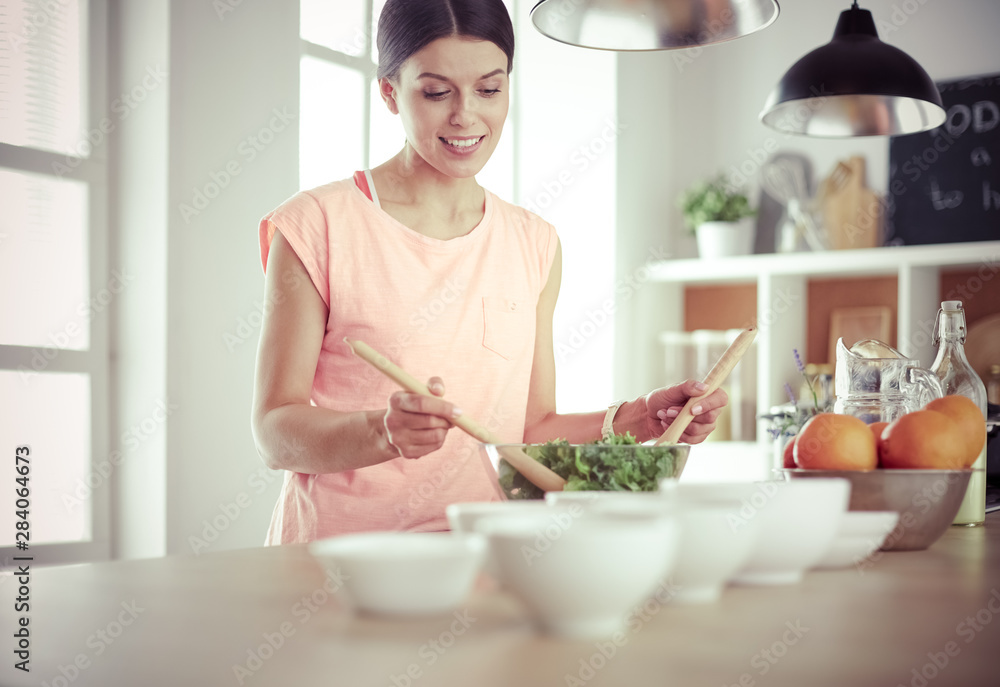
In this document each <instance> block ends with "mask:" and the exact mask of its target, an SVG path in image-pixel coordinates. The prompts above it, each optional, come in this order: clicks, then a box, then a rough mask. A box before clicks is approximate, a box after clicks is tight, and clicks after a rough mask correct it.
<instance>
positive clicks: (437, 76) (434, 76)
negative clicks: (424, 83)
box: [417, 69, 506, 81]
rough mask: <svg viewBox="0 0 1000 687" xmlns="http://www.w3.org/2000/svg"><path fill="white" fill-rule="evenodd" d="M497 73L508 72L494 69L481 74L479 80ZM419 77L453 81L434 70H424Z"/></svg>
mask: <svg viewBox="0 0 1000 687" xmlns="http://www.w3.org/2000/svg"><path fill="white" fill-rule="evenodd" d="M497 74H506V72H505V71H504V70H503V69H494V70H493V71H491V72H490V73H489V74H483V75H482V76H480V77H479V80H480V81H482V80H483V79H488V78H490V77H491V76H496V75H497ZM417 78H418V79H425V78H429V79H438V80H439V81H451V79H449V78H448V77H447V76H441V75H440V74H435V73H434V72H423V73H422V74H420V75H418V76H417Z"/></svg>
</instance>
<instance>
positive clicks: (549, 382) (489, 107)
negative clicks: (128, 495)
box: [252, 0, 726, 544]
mask: <svg viewBox="0 0 1000 687" xmlns="http://www.w3.org/2000/svg"><path fill="white" fill-rule="evenodd" d="M378 47H379V52H380V61H381V63H380V65H379V72H378V82H379V88H380V91H381V95H382V99H383V100H384V101H385V104H386V106H387V107H388V108H389V111H390V112H392V113H393V114H396V115H399V117H400V120H401V121H402V124H403V129H404V131H405V133H406V143H405V145H404V147H403V149H402V150H401V151H400V152H399V153H398V154H397V155H396V156H395V157H393V158H392V159H390V160H389V161H387V162H385V163H384V164H382V165H380V166H378V167H376V168H374V169H372V170H370V172H364V173H361V172H359V173H357V174H355V176H354V178H352V179H346V180H343V181H337V182H334V183H331V184H327V185H325V186H321V187H319V188H316V189H313V190H311V191H306V192H302V193H299V194H296V195H295V196H293V197H292V198H291V199H289V200H288V201H286V202H285V203H284V204H282V205H281V206H280V207H278V208H277V209H276V210H275V211H274V212H272V213H269V214H268V215H267V216H266V217H265V218H264V219H263V220H262V221H261V225H260V241H261V259H262V262H263V264H264V266H265V289H266V292H267V298H268V300H269V301H271V302H272V303H274V304H275V305H276V307H274V308H272V310H271V312H270V313H269V314H268V316H267V317H266V318H265V320H264V323H263V327H262V331H261V339H260V348H259V351H258V356H257V370H256V380H255V389H254V404H253V418H252V424H253V432H254V438H255V441H256V443H257V447H258V450H259V452H260V454H261V456H262V458H263V460H264V461H265V463H266V464H267V465H268V466H269V467H271V468H274V469H283V470H287V472H286V473H285V483H284V486H283V491H282V495H281V497H280V499H279V502H278V504H277V506H276V508H275V512H274V517H273V519H272V522H271V528H270V531H269V533H268V537H267V541H268V543H269V544H280V543H291V542H302V541H310V540H313V539H317V538H321V537H326V536H331V535H333V534H340V533H346V532H355V531H365V530H387V529H405V530H414V531H428V530H443V529H447V520H446V518H445V515H444V510H445V506H446V505H447V504H449V503H452V502H456V501H475V500H494V499H495V498H496V495H495V491H494V487H493V485H492V483H491V480H490V476H489V472H488V469H487V466H486V465H485V464H484V462H483V460H482V459H481V457H480V455H479V449H478V446H477V444H476V442H475V441H474V440H472V439H471V438H469V437H468V436H466V435H465V434H464V433H462V432H461V431H451V430H452V428H453V425H452V422H451V421H452V420H453V419H454V418H455V417H457V416H458V415H459V414H460V413H461V412H463V410H462V409H464V411H465V412H468V413H469V415H470V417H472V418H475V419H476V420H478V421H479V422H482V423H483V424H485V425H486V426H487V427H488V428H489V429H490V430H492V431H493V432H494V434H496V435H498V436H499V437H501V439H503V440H504V441H509V442H521V441H525V442H543V441H547V440H549V439H553V438H557V437H562V438H566V439H569V440H570V441H571V442H587V441H593V440H595V439H598V438H600V436H601V433H602V427H605V428H606V429H613V431H614V432H616V433H624V432H626V431H628V432H632V433H633V434H634V435H636V436H637V437H638V438H639V439H640V440H647V439H649V438H652V437H655V436H659V434H660V433H661V432H662V431H663V430H664V429H665V428H666V426H667V425H669V423H670V422H671V421H672V418H673V417H675V416H676V415H677V413H678V411H679V409H680V407H681V406H682V405H683V404H684V402H685V401H686V400H687V399H688V398H689V397H690V396H693V395H697V394H699V393H700V392H701V391H703V389H704V387H703V386H701V385H700V384H699V383H697V382H693V381H688V382H685V383H684V384H681V385H678V386H674V387H669V388H664V389H658V390H656V391H653V392H651V393H650V394H648V395H646V396H645V397H643V398H639V399H636V400H634V401H630V402H628V403H625V404H624V405H621V407H618V406H619V404H615V405H614V406H612V407H611V408H610V409H608V410H600V411H597V412H593V413H581V414H574V415H560V414H558V413H556V405H555V362H554V357H553V346H552V314H553V311H554V309H555V304H556V298H557V296H558V292H559V284H560V275H561V254H560V248H559V240H558V238H557V236H556V233H555V230H554V228H553V227H552V226H551V225H549V224H548V223H546V222H544V221H543V220H541V219H540V218H539V217H537V216H535V215H533V214H531V213H529V212H528V211H526V210H524V209H522V208H519V207H516V206H513V205H510V204H508V203H506V202H504V201H502V200H500V199H499V198H497V197H496V196H494V195H492V194H491V193H489V192H488V191H486V190H484V189H483V188H482V187H480V186H479V185H478V184H477V183H476V179H475V175H476V174H477V173H478V172H479V171H480V170H481V169H482V168H483V165H485V164H486V162H487V160H488V159H489V157H490V155H491V154H492V153H493V151H494V150H495V149H496V145H497V141H498V139H499V137H500V133H501V130H502V128H503V125H504V121H505V120H506V117H507V108H508V92H509V75H510V71H511V68H512V65H513V55H514V34H513V28H512V27H511V22H510V18H509V16H508V14H507V11H506V9H505V7H504V5H503V2H502V0H389V1H388V2H387V3H386V4H385V7H384V9H383V11H382V14H381V16H380V18H379V28H378ZM344 337H349V338H354V339H360V340H362V341H365V342H366V343H368V344H370V345H371V346H373V347H374V348H375V349H376V350H379V351H381V352H382V353H384V354H385V355H387V356H388V357H389V358H390V359H392V360H393V361H394V362H396V363H397V364H398V365H400V366H401V367H402V368H403V369H406V370H409V371H410V372H412V373H413V374H416V375H419V376H429V377H430V381H429V383H428V386H429V387H430V389H431V391H432V392H433V393H434V394H435V396H436V397H435V398H428V397H423V396H419V395H416V394H412V393H405V392H403V391H399V390H398V389H397V388H396V387H395V386H394V385H393V383H392V382H390V381H388V380H387V379H384V378H383V377H382V376H381V375H380V374H379V373H378V372H376V371H373V370H372V369H371V368H370V367H369V366H368V365H367V364H366V363H364V362H363V361H362V360H361V359H359V358H356V357H354V356H353V355H352V353H351V351H350V349H349V348H348V347H347V345H346V344H344V343H343V339H344ZM444 380H447V381H448V384H449V388H448V400H447V401H446V400H445V399H444V398H443V396H444V395H445V385H444ZM725 403H726V397H725V394H724V393H723V392H716V393H714V394H712V395H711V396H709V397H708V398H706V399H705V400H704V401H703V402H702V403H701V404H700V407H696V408H695V412H696V414H697V416H696V418H695V421H694V422H693V423H692V424H691V425H690V426H689V427H688V429H687V431H686V432H685V434H684V436H683V440H684V441H686V442H689V443H697V442H699V441H702V440H703V439H704V438H705V436H706V435H707V434H708V433H709V432H710V431H711V430H712V429H713V428H714V423H715V420H716V418H717V416H718V414H719V412H720V410H721V408H722V406H724V405H725Z"/></svg>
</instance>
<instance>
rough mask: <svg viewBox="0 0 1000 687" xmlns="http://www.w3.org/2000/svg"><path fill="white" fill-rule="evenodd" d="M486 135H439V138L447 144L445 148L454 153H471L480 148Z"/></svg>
mask: <svg viewBox="0 0 1000 687" xmlns="http://www.w3.org/2000/svg"><path fill="white" fill-rule="evenodd" d="M485 138H486V136H485V135H484V136H471V137H463V136H448V137H447V138H445V137H438V140H439V141H441V142H442V143H444V144H445V149H446V150H448V152H450V153H451V154H452V155H471V154H472V153H474V152H476V151H477V150H479V147H480V144H481V143H482V142H483V140H484V139H485Z"/></svg>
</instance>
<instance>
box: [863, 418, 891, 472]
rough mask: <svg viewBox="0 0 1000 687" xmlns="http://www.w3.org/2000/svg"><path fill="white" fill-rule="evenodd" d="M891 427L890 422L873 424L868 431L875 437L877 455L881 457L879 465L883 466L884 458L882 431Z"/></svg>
mask: <svg viewBox="0 0 1000 687" xmlns="http://www.w3.org/2000/svg"><path fill="white" fill-rule="evenodd" d="M888 426H889V423H888V422H873V423H871V424H870V425H868V429H870V430H871V431H872V435H873V436H874V437H875V453H876V455H878V456H879V464H880V465H881V462H882V461H881V456H882V430H884V429H885V428H886V427H888Z"/></svg>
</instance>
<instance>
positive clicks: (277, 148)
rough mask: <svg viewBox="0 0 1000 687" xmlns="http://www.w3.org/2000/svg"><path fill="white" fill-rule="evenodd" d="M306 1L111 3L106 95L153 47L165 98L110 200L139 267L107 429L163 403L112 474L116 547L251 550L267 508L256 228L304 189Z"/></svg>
mask: <svg viewBox="0 0 1000 687" xmlns="http://www.w3.org/2000/svg"><path fill="white" fill-rule="evenodd" d="M140 4H141V5H142V7H141V9H140V8H138V7H136V5H140ZM230 5H235V7H232V8H231V9H232V11H228V12H225V13H222V14H221V16H220V14H219V13H218V9H219V8H220V7H227V6H230ZM297 6H298V4H297V3H292V2H287V0H285V1H281V0H268V1H267V2H256V3H235V2H232V3H226V2H223V3H209V2H202V1H200V0H173V1H172V2H166V0H164V2H149V3H147V2H145V0H144V2H143V3H131V2H120V3H116V4H115V5H113V7H112V12H117V13H118V15H117V16H118V18H119V19H118V21H119V23H120V24H121V28H122V31H121V33H120V34H119V36H118V38H117V39H116V40H118V41H119V42H120V44H121V47H120V51H121V52H120V55H119V64H118V65H117V67H116V69H114V70H113V72H117V77H116V78H117V79H118V80H119V81H118V83H117V85H112V86H111V89H110V90H111V92H113V93H114V92H116V88H117V89H119V90H121V89H127V88H129V87H130V86H131V84H132V83H133V82H134V79H136V78H137V77H139V76H141V74H142V71H143V70H144V69H145V68H146V63H147V62H148V61H150V60H152V61H160V60H163V61H164V62H165V64H164V67H165V69H166V71H167V72H168V73H169V78H168V83H167V84H166V85H164V86H163V87H162V91H158V92H156V93H154V94H153V95H154V96H156V98H157V99H162V100H159V102H158V103H157V104H153V105H150V106H149V107H145V106H144V107H140V108H137V109H136V111H135V117H134V118H132V120H131V122H126V124H129V126H130V127H131V128H129V129H127V130H123V137H122V139H121V141H120V160H119V168H118V170H117V179H118V182H119V186H118V191H117V193H116V194H115V195H114V196H113V199H112V205H113V207H115V208H117V211H118V213H119V219H118V222H117V231H116V234H117V242H118V244H119V246H120V254H121V255H120V257H121V261H122V262H121V264H122V266H123V267H124V268H125V269H128V270H130V271H132V272H134V273H136V274H137V275H138V276H137V282H136V284H137V285H136V286H135V287H132V289H131V290H130V292H129V293H127V294H126V296H125V297H124V298H123V299H122V300H121V302H120V305H119V308H118V312H117V327H116V329H117V344H116V346H117V349H116V356H115V360H114V361H113V363H114V368H115V373H114V374H115V378H116V379H117V380H118V384H117V390H118V397H117V402H116V404H115V405H116V407H117V411H118V412H117V419H116V421H115V423H114V426H113V427H112V436H113V437H114V436H118V435H119V434H120V433H121V432H122V431H124V430H126V429H127V428H128V427H129V425H130V423H134V422H136V421H138V420H141V419H143V418H145V417H150V416H151V415H152V412H153V411H154V410H155V404H156V402H157V401H164V402H165V403H166V404H167V407H168V408H169V409H170V412H169V415H167V416H166V417H165V419H164V420H162V421H158V423H157V425H156V429H155V431H153V432H151V434H150V436H149V437H148V439H145V440H144V441H143V442H142V443H141V444H140V448H139V450H137V451H136V452H134V454H132V455H130V456H129V457H128V459H127V460H126V462H125V463H124V464H123V465H122V467H121V468H120V469H119V470H118V473H117V476H116V483H117V489H116V491H117V495H118V498H117V500H116V505H117V507H116V509H115V520H116V522H118V523H119V529H118V537H117V540H116V553H117V555H118V556H120V557H141V556H154V555H162V554H164V553H168V554H173V553H191V552H192V551H193V547H192V539H191V538H192V537H198V538H202V539H204V540H205V543H206V544H207V546H206V547H205V548H202V549H201V551H212V550H219V549H224V548H233V547H239V546H253V545H259V544H261V543H262V542H263V537H264V533H265V532H266V529H267V524H268V522H269V521H270V515H271V511H272V509H273V506H274V503H275V500H276V498H277V493H278V486H279V484H278V482H279V476H278V473H271V472H270V471H267V470H265V469H264V467H263V464H262V463H261V461H260V459H259V458H258V456H257V453H256V450H255V448H254V445H253V441H252V437H251V434H250V402H251V393H252V383H253V364H254V357H255V353H256V347H257V338H258V333H259V327H260V320H259V317H258V315H259V309H260V308H261V307H262V306H261V305H260V302H261V300H262V297H263V274H262V271H261V267H260V259H259V253H258V243H257V223H258V220H259V219H260V217H261V216H262V215H263V214H264V213H266V212H267V211H268V210H270V209H272V208H273V207H275V206H276V205H278V204H279V203H280V202H281V201H282V200H284V199H285V198H287V197H288V196H290V195H292V194H293V193H294V192H295V191H296V190H297V188H298V171H297V170H298V126H297V112H298V73H299V39H298V34H299V21H298V9H297ZM144 105H145V104H144ZM276 111H277V112H281V113H283V115H284V117H285V118H288V116H289V115H290V116H291V119H290V121H284V120H283V119H282V118H281V117H278V116H276V115H275V112H276ZM255 139H256V140H255ZM234 172H236V173H235V174H234ZM213 184H215V186H213ZM199 194H203V195H204V197H203V196H201V195H199ZM209 196H212V197H211V198H209ZM182 205H188V206H190V207H191V208H193V211H194V212H195V213H196V214H192V213H191V211H187V212H186V211H185V210H184V209H183V208H182ZM162 414H163V413H162V412H161V415H162ZM164 480H165V482H164ZM164 484H165V486H164ZM206 521H207V522H208V524H209V528H208V530H207V531H206Z"/></svg>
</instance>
